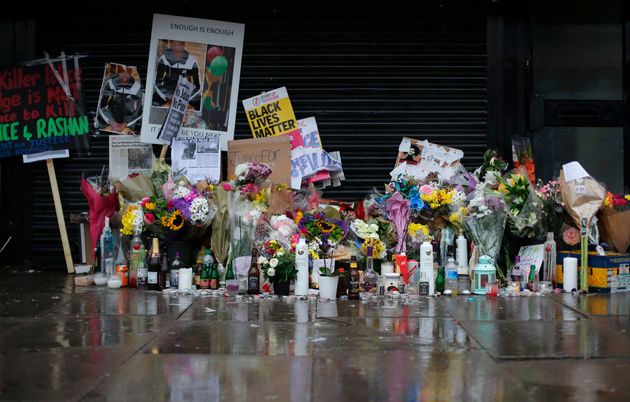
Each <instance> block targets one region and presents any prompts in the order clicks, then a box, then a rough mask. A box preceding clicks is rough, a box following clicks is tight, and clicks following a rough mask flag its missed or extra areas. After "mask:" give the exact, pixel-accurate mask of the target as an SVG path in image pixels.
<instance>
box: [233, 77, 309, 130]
mask: <svg viewBox="0 0 630 402" xmlns="http://www.w3.org/2000/svg"><path fill="white" fill-rule="evenodd" d="M243 107H244V109H245V114H246V115H247V121H248V122H249V128H250V129H251V130H252V134H253V135H254V138H264V137H273V136H276V135H281V134H287V133H290V132H291V131H295V130H297V128H298V126H297V121H296V120H295V114H294V113H293V107H292V106H291V100H290V99H289V94H288V93H287V89H286V88H285V87H282V88H278V89H274V90H273V91H269V92H263V93H261V94H260V95H257V96H254V97H253V98H249V99H245V100H244V101H243Z"/></svg>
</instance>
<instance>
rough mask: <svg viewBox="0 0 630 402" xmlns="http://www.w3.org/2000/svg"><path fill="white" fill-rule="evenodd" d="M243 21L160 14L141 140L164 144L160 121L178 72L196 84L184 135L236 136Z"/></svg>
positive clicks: (156, 18) (225, 138)
mask: <svg viewBox="0 0 630 402" xmlns="http://www.w3.org/2000/svg"><path fill="white" fill-rule="evenodd" d="M243 37H244V25H242V24H234V23H229V22H222V21H213V20H202V19H196V18H185V17H176V16H169V15H160V14H155V15H154V17H153V28H152V33H151V44H150V50H149V63H148V71H147V88H146V96H145V100H144V110H145V113H144V115H143V119H142V136H141V138H142V141H143V142H146V143H151V144H159V143H160V141H159V140H158V138H157V135H158V132H159V130H160V126H161V125H162V124H163V123H164V119H165V118H166V114H167V112H168V110H169V107H170V105H171V103H172V100H173V95H174V92H175V89H176V87H177V82H178V80H179V77H180V76H181V77H184V78H186V80H188V81H189V82H190V83H191V84H192V85H193V86H194V89H193V91H192V94H191V97H190V99H189V105H188V107H187V109H186V113H185V115H184V120H183V125H182V128H181V130H180V133H179V135H181V136H183V137H196V138H199V137H200V136H204V135H206V136H217V135H218V136H219V138H220V139H221V147H222V149H227V141H228V140H231V139H233V138H234V126H235V122H236V108H237V96H238V85H239V81H240V68H241V58H242V49H243Z"/></svg>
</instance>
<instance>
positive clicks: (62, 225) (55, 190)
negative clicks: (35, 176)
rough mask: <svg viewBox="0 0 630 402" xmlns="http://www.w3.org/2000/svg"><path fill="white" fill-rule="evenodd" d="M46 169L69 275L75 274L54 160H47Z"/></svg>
mask: <svg viewBox="0 0 630 402" xmlns="http://www.w3.org/2000/svg"><path fill="white" fill-rule="evenodd" d="M46 167H48V178H49V179H50V188H51V190H52V195H53V202H54V203H55V213H56V214H57V225H58V226H59V233H60V234H61V244H62V246H63V255H64V258H65V260H66V269H67V270H68V273H69V274H73V273H74V264H73V263H72V254H71V253H70V242H69V241H68V232H67V231H66V221H65V220H64V218H63V209H62V208H61V197H60V196H59V187H58V186H57V175H56V174H55V165H54V164H53V160H52V159H46Z"/></svg>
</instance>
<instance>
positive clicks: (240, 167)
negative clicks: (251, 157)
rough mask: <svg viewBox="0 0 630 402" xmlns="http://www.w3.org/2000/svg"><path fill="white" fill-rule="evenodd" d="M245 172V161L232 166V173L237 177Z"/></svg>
mask: <svg viewBox="0 0 630 402" xmlns="http://www.w3.org/2000/svg"><path fill="white" fill-rule="evenodd" d="M245 173H247V163H241V164H240V165H238V166H236V168H234V175H236V176H237V177H239V176H244V175H245Z"/></svg>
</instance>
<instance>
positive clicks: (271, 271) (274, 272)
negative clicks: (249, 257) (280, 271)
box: [267, 268, 276, 276]
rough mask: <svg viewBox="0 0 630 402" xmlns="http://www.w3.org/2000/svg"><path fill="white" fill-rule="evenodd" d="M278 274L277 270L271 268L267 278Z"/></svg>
mask: <svg viewBox="0 0 630 402" xmlns="http://www.w3.org/2000/svg"><path fill="white" fill-rule="evenodd" d="M275 274H276V270H275V269H273V268H269V269H268V270H267V276H274V275H275Z"/></svg>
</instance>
